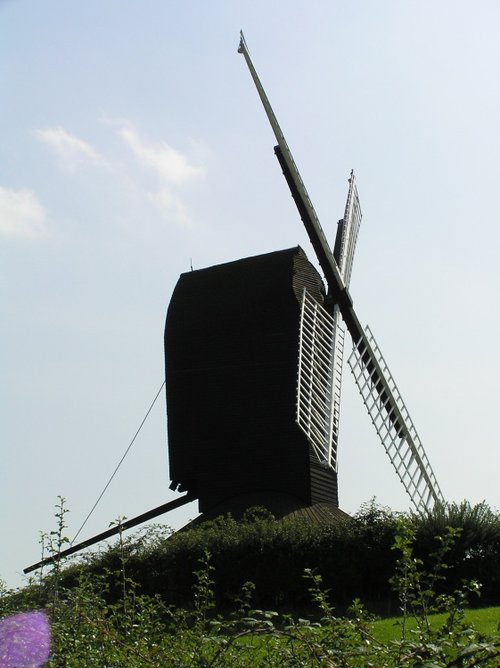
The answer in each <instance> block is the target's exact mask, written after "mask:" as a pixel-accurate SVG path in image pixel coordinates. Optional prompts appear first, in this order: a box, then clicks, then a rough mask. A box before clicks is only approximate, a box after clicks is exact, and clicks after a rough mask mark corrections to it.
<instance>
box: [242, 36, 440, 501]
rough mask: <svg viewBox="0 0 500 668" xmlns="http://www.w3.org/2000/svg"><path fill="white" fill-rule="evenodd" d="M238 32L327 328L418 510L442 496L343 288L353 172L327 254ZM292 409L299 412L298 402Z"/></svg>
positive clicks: (351, 229)
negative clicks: (323, 298)
mask: <svg viewBox="0 0 500 668" xmlns="http://www.w3.org/2000/svg"><path fill="white" fill-rule="evenodd" d="M240 37H241V38H240V44H239V48H238V51H239V52H240V53H242V54H243V56H244V57H245V60H246V63H247V65H248V68H249V70H250V73H251V75H252V78H253V80H254V83H255V85H256V88H257V91H258V93H259V96H260V98H261V100H262V103H263V105H264V109H265V111H266V114H267V116H268V119H269V122H270V123H271V127H272V129H273V132H274V135H275V137H276V140H277V142H278V146H275V148H274V151H275V153H276V157H277V158H278V161H279V163H280V165H281V168H282V170H283V174H284V176H285V179H286V181H287V183H288V186H289V188H290V191H291V194H292V197H293V199H294V201H295V204H296V206H297V209H298V211H299V213H300V216H301V218H302V221H303V223H304V226H305V228H306V231H307V234H308V236H309V240H310V241H311V244H312V246H313V248H314V250H315V252H316V256H317V258H318V261H319V263H320V265H321V268H322V270H323V272H324V275H325V278H326V282H327V286H328V297H329V300H330V304H331V315H332V318H333V322H332V330H333V332H336V331H340V327H339V326H338V325H339V321H340V315H341V316H342V318H343V320H344V322H345V324H346V326H347V329H348V330H349V333H350V335H351V338H352V342H353V347H354V351H353V354H352V356H351V358H350V367H351V370H352V372H353V374H354V377H355V379H356V382H357V383H358V387H359V388H360V392H361V394H362V396H363V400H364V402H365V405H366V407H367V409H368V412H369V414H370V417H371V419H372V422H373V423H374V425H375V428H376V430H377V433H378V435H379V438H380V440H381V441H382V444H383V445H384V447H385V449H386V452H387V453H388V455H389V458H390V459H391V462H392V464H393V466H394V467H395V469H396V471H397V473H398V476H399V478H400V480H401V481H402V483H403V485H404V487H405V489H406V491H407V492H408V494H409V496H410V498H411V500H412V502H413V504H414V505H415V506H416V508H417V509H421V508H424V507H427V506H428V505H430V504H431V503H433V502H438V501H442V500H443V496H442V494H441V491H440V489H439V486H438V484H437V481H436V478H435V476H434V473H433V472H432V469H431V466H430V464H429V462H428V459H427V457H426V455H425V452H424V450H423V447H422V444H421V442H420V439H419V438H418V434H417V432H416V430H415V427H414V426H413V423H412V421H411V419H410V417H409V414H408V411H407V409H406V407H405V405H404V403H403V401H402V399H401V396H400V394H399V391H398V389H397V386H396V384H395V382H394V380H393V378H392V375H391V373H390V371H389V369H388V368H387V365H386V363H385V361H384V359H383V357H382V355H381V353H380V351H379V348H378V346H377V345H376V343H375V340H374V338H373V335H372V334H371V332H370V331H369V330H367V332H366V333H365V331H363V328H362V326H361V323H360V322H359V320H358V317H357V315H356V313H355V311H354V307H353V302H352V299H351V296H350V295H349V292H348V289H347V288H348V285H349V280H350V275H351V270H352V260H353V255H354V248H355V243H356V238H357V232H358V230H359V224H360V222H361V208H360V206H359V198H358V193H357V188H356V185H355V181H354V177H353V176H351V183H350V189H349V196H348V200H347V205H346V214H345V216H344V219H343V220H342V221H340V225H339V230H338V233H337V239H336V243H335V248H334V253H332V251H331V249H330V246H329V244H328V241H327V239H326V237H325V235H324V232H323V230H322V227H321V224H320V222H319V219H318V216H317V215H316V212H315V210H314V207H313V205H312V202H311V200H310V198H309V195H308V194H307V190H306V188H305V185H304V183H303V181H302V178H301V176H300V174H299V171H298V169H297V166H296V164H295V161H294V159H293V157H292V154H291V152H290V149H289V148H288V144H287V143H286V140H285V137H284V135H283V132H282V131H281V128H280V126H279V124H278V121H277V119H276V116H275V115H274V112H273V110H272V108H271V105H270V103H269V100H268V98H267V95H266V93H265V91H264V88H263V87H262V84H261V82H260V79H259V77H258V75H257V72H256V70H255V68H254V66H253V63H252V61H251V58H250V55H249V52H248V48H247V45H246V42H245V38H244V36H243V33H240ZM332 350H333V353H332V354H333V361H332V364H331V371H330V372H331V373H332V374H333V379H332V381H331V388H332V402H333V406H334V410H333V413H332V415H333V423H334V424H335V406H336V405H337V404H338V402H339V401H340V378H341V368H342V361H341V360H342V353H343V340H342V342H341V343H340V339H339V343H338V347H336V345H335V343H333V346H332ZM339 360H340V375H339V373H337V378H336V379H335V370H336V369H338V363H339ZM336 387H337V388H338V394H337V395H335V388H336ZM299 399H300V390H299ZM298 410H299V412H300V406H299V409H298ZM337 417H338V415H337ZM337 424H338V423H337ZM332 438H333V443H332V445H331V451H332V452H333V451H334V450H335V448H336V435H335V433H334V432H332ZM330 460H331V462H336V455H335V457H332V456H331V457H330Z"/></svg>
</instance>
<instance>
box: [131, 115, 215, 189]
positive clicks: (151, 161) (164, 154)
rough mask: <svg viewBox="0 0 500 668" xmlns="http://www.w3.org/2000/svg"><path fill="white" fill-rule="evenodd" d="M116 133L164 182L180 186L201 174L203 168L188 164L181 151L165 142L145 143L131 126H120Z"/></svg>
mask: <svg viewBox="0 0 500 668" xmlns="http://www.w3.org/2000/svg"><path fill="white" fill-rule="evenodd" d="M118 134H119V135H120V137H121V138H122V139H123V141H124V142H125V143H126V144H127V146H128V147H129V148H130V149H131V150H132V151H133V153H134V154H135V156H136V157H137V158H138V160H139V161H140V162H141V163H142V164H143V165H144V166H145V167H149V168H150V169H153V170H154V171H155V172H156V173H157V175H158V176H159V178H160V179H161V180H162V181H163V182H164V183H169V184H173V185H176V186H180V185H183V184H185V183H188V182H189V181H193V180H194V179H196V178H199V177H200V176H202V175H203V169H201V168H200V167H195V166H193V165H192V164H190V162H189V160H188V159H187V158H186V156H185V155H184V154H183V153H180V152H179V151H177V150H176V149H174V148H172V147H171V146H169V145H168V144H167V143H166V142H159V143H157V144H149V145H147V144H145V143H144V142H143V141H142V139H141V138H140V137H139V135H138V134H137V132H136V131H135V130H133V129H131V128H122V129H121V130H119V132H118Z"/></svg>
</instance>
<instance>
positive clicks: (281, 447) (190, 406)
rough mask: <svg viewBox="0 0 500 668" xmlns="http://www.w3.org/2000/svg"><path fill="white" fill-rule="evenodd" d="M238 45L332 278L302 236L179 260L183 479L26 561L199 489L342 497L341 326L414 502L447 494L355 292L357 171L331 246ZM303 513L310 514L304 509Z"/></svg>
mask: <svg viewBox="0 0 500 668" xmlns="http://www.w3.org/2000/svg"><path fill="white" fill-rule="evenodd" d="M240 37H241V38H240V44H239V49H238V51H239V52H240V53H241V54H243V56H244V58H245V60H246V63H247V65H248V68H249V70H250V73H251V76H252V78H253V81H254V83H255V85H256V88H257V91H258V93H259V96H260V98H261V101H262V103H263V105H264V109H265V111H266V114H267V116H268V119H269V121H270V123H271V127H272V129H273V132H274V135H275V137H276V140H277V146H275V148H274V151H275V154H276V157H277V158H278V161H279V163H280V165H281V168H282V171H283V174H284V176H285V179H286V181H287V183H288V186H289V188H290V192H291V194H292V197H293V199H294V201H295V204H296V206H297V208H298V211H299V214H300V216H301V219H302V221H303V223H304V225H305V227H306V231H307V233H308V236H309V239H310V241H311V244H312V246H313V249H314V251H315V253H316V256H317V259H318V262H319V264H320V267H321V269H322V271H323V274H324V277H325V280H326V289H325V287H324V283H323V279H322V277H321V275H320V274H319V272H318V271H317V270H316V269H315V267H314V266H313V265H312V264H311V263H310V262H309V261H308V259H307V257H306V255H305V253H304V251H303V250H302V249H301V248H300V247H296V248H291V249H286V250H283V251H277V252H272V253H267V254H265V255H260V256H256V257H251V258H245V259H242V260H237V261H235V262H228V263H225V264H222V265H218V266H215V267H209V268H206V269H201V270H197V271H190V272H187V273H185V274H182V275H181V277H180V278H179V281H178V283H177V285H176V287H175V289H174V293H173V295H172V299H171V302H170V305H169V308H168V314H167V321H166V326H165V360H166V386H167V414H168V432H169V459H170V477H171V481H172V482H171V485H170V488H171V489H173V490H176V491H179V492H185V494H184V496H181V497H179V498H177V499H174V500H173V501H170V502H168V503H165V504H163V505H161V506H159V507H158V508H154V509H152V510H150V511H148V512H146V513H143V514H142V515H139V516H137V517H135V518H133V519H130V520H126V521H124V522H123V523H121V524H120V526H118V527H113V528H111V529H108V530H107V531H104V532H103V533H101V534H99V535H97V536H94V537H93V538H90V539H88V540H86V541H84V542H82V543H79V544H77V545H71V547H69V548H68V549H66V550H64V551H62V552H61V553H60V554H59V555H57V556H56V557H50V558H48V559H44V560H42V561H40V562H38V563H37V564H34V565H32V566H30V567H28V568H26V569H25V570H24V572H25V573H29V572H30V571H33V570H35V569H36V568H38V567H40V566H42V565H44V564H46V563H49V562H51V561H54V560H56V559H59V558H61V557H64V556H68V555H70V554H73V553H75V552H78V551H79V550H81V549H83V548H85V547H88V546H90V545H92V544H95V543H97V542H99V541H101V540H104V539H106V538H109V537H111V536H113V535H115V534H117V533H118V532H119V531H123V530H124V529H127V528H131V527H134V526H137V525H139V524H141V523H143V522H146V521H148V520H150V519H153V518H154V517H157V516H159V515H161V514H164V513H166V512H169V511H170V510H173V509H174V508H177V507H179V506H182V505H184V504H186V503H188V502H190V501H193V500H195V499H198V502H199V509H200V511H201V512H202V517H212V516H215V515H217V514H221V513H224V512H228V511H230V512H233V514H235V515H238V514H241V513H242V512H243V511H244V510H245V509H246V508H248V507H249V506H251V505H266V506H267V507H268V508H269V509H270V510H272V511H273V512H274V513H275V514H276V516H284V515H287V514H289V513H290V512H294V511H296V510H304V509H306V511H307V513H309V516H314V512H315V509H316V510H317V509H318V508H320V507H321V506H325V505H326V506H328V509H329V513H330V516H332V514H333V515H335V513H336V511H338V512H339V513H340V512H341V511H340V510H339V508H338V506H339V501H338V487H337V448H338V436H339V417H340V398H341V386H342V368H343V357H344V343H345V330H346V329H347V331H348V332H349V334H350V337H351V339H352V344H353V350H352V353H351V355H350V357H349V358H348V365H349V367H350V369H351V372H352V374H353V376H354V379H355V381H356V383H357V386H358V389H359V391H360V393H361V396H362V399H363V402H364V404H365V406H366V408H367V410H368V413H369V416H370V418H371V420H372V423H373V425H374V427H375V429H376V431H377V434H378V436H379V438H380V441H381V442H382V445H383V446H384V448H385V450H386V452H387V454H388V456H389V458H390V461H391V463H392V465H393V466H394V468H395V470H396V473H397V475H398V477H399V479H400V480H401V482H402V484H403V486H404V488H405V490H406V492H407V493H408V494H409V496H410V499H411V501H412V503H413V504H414V506H415V507H416V508H417V510H422V509H425V508H426V507H428V506H430V505H431V504H433V503H439V502H442V501H443V496H442V494H441V491H440V489H439V486H438V483H437V481H436V478H435V476H434V473H433V471H432V468H431V466H430V464H429V461H428V459H427V456H426V454H425V451H424V449H423V446H422V444H421V442H420V439H419V437H418V434H417V432H416V429H415V427H414V425H413V422H412V421H411V418H410V416H409V413H408V411H407V409H406V407H405V404H404V402H403V400H402V398H401V395H400V393H399V391H398V388H397V386H396V383H395V381H394V379H393V377H392V375H391V373H390V371H389V369H388V367H387V364H386V362H385V360H384V358H383V356H382V353H381V352H380V349H379V347H378V345H377V343H376V341H375V338H374V336H373V334H372V333H371V330H370V329H369V328H368V327H367V328H365V329H363V328H362V326H361V324H360V321H359V320H358V317H357V315H356V313H355V311H354V307H353V302H352V299H351V296H350V294H349V292H348V287H349V282H350V277H351V272H352V265H353V258H354V251H355V246H356V239H357V235H358V231H359V227H360V223H361V217H362V215H361V207H360V203H359V196H358V190H357V185H356V180H355V177H354V174H353V173H352V172H351V176H350V179H349V189H348V195H347V202H346V207H345V212H344V216H343V218H342V219H341V220H340V221H339V223H338V228H337V234H336V238H335V244H334V250H333V252H332V251H331V249H330V246H329V244H328V241H327V239H326V237H325V235H324V233H323V230H322V228H321V225H320V222H319V220H318V217H317V215H316V212H315V210H314V207H313V205H312V202H311V200H310V198H309V196H308V194H307V191H306V188H305V186H304V183H303V181H302V178H301V176H300V174H299V171H298V169H297V167H296V165H295V161H294V159H293V157H292V154H291V152H290V149H289V148H288V145H287V143H286V141H285V138H284V136H283V133H282V131H281V129H280V126H279V124H278V121H277V119H276V116H275V115H274V112H273V110H272V108H271V105H270V104H269V100H268V98H267V96H266V93H265V91H264V89H263V87H262V84H261V82H260V80H259V77H258V75H257V73H256V71H255V68H254V66H253V63H252V61H251V58H250V55H249V52H248V48H247V45H246V42H245V39H244V36H243V34H242V33H241V36H240ZM307 513H306V514H307Z"/></svg>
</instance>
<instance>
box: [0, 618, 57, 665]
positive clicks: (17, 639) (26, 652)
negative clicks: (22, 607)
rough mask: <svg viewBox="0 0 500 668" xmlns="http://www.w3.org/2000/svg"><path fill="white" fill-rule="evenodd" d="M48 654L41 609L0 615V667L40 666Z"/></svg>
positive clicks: (46, 625)
mask: <svg viewBox="0 0 500 668" xmlns="http://www.w3.org/2000/svg"><path fill="white" fill-rule="evenodd" d="M49 654H50V627H49V622H48V619H47V615H46V614H45V613H44V612H40V611H33V612H20V613H18V614H16V615H9V617H4V618H3V619H0V668H41V666H43V664H44V663H45V662H46V661H47V659H48V658H49Z"/></svg>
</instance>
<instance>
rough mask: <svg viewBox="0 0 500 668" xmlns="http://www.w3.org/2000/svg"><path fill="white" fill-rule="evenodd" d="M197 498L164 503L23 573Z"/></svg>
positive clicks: (46, 559) (28, 568) (190, 496)
mask: <svg viewBox="0 0 500 668" xmlns="http://www.w3.org/2000/svg"><path fill="white" fill-rule="evenodd" d="M195 498H196V497H195V496H193V495H192V494H185V495H184V496H181V498H180V499H174V500H173V501H169V502H168V503H164V504H163V505H161V506H158V507H157V508H153V509H152V510H148V511H147V512H145V513H142V515H138V516H137V517H133V518H132V519H130V520H125V521H124V522H120V523H119V524H118V525H117V526H114V527H112V528H111V529H108V530H107V531H103V532H102V533H99V534H97V536H93V537H92V538H89V539H87V540H84V541H83V542H81V543H78V544H77V545H72V546H71V547H68V549H67V550H62V551H61V552H58V553H57V554H53V555H52V556H50V557H46V558H45V559H42V560H41V561H39V562H37V563H36V564H33V565H32V566H28V567H27V568H25V569H24V570H23V573H25V574H27V573H31V572H32V571H35V570H36V569H37V568H41V567H42V566H46V565H48V564H53V563H54V562H56V561H59V560H60V559H62V558H63V557H68V556H69V555H70V554H75V552H80V550H83V549H85V548H86V547H90V545H95V544H96V543H99V542H100V541H101V540H105V539H106V538H111V536H116V534H117V533H120V532H121V531H125V530H126V529H131V528H132V527H135V526H137V525H138V524H142V523H143V522H147V521H148V520H152V519H153V518H154V517H158V516H159V515H164V514H165V513H168V512H169V511H171V510H175V508H179V507H180V506H184V505H185V504H186V503H189V502H190V501H194V500H195Z"/></svg>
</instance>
